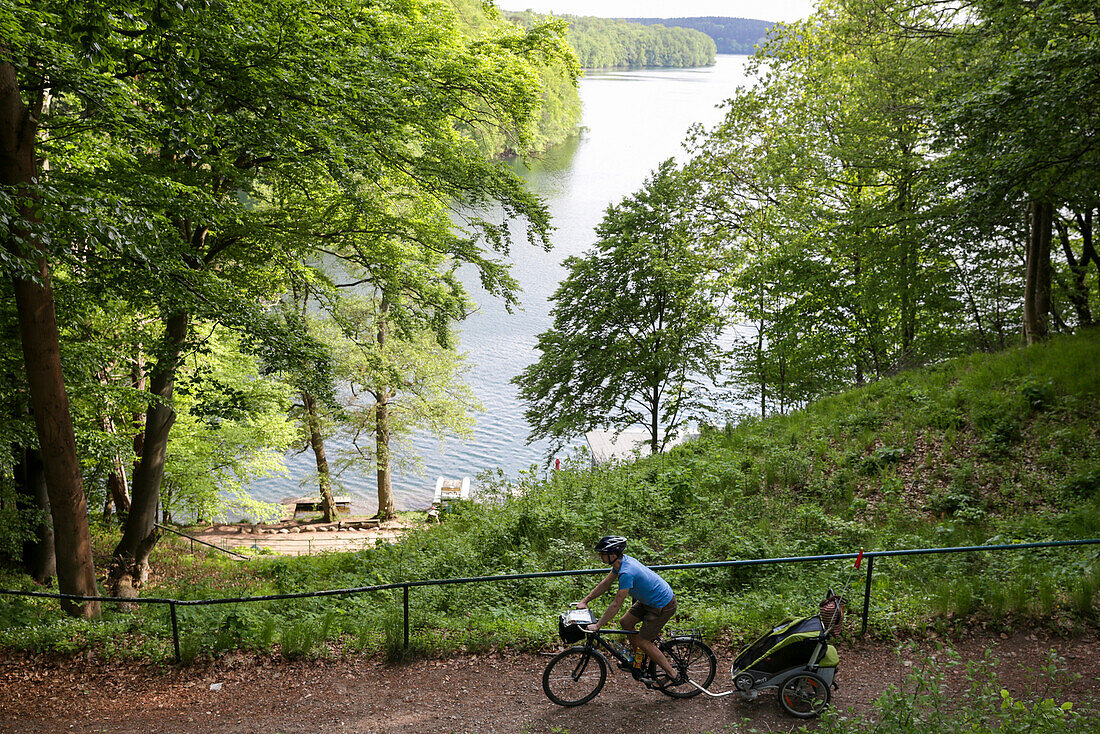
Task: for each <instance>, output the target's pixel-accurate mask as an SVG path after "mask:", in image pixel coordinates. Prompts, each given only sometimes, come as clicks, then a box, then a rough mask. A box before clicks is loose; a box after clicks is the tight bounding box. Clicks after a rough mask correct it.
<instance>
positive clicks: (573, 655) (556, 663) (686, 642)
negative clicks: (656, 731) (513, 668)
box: [542, 610, 718, 706]
mask: <svg viewBox="0 0 1100 734" xmlns="http://www.w3.org/2000/svg"><path fill="white" fill-rule="evenodd" d="M578 611H580V610H578ZM585 611H587V610H585ZM567 616H568V615H564V614H563V615H562V620H561V623H560V624H559V626H558V629H559V633H560V634H561V637H562V640H563V641H564V642H566V643H572V642H577V641H578V640H580V639H581V635H583V637H584V644H583V645H576V646H574V647H570V648H569V649H567V650H563V651H562V652H560V653H558V654H557V655H555V656H554V658H553V659H552V660H551V661H550V662H549V663H547V665H546V670H544V671H543V673H542V690H543V692H544V693H546V697H547V698H549V699H550V700H551V701H553V702H554V703H556V704H558V705H559V706H580V705H581V704H585V703H588V702H589V701H591V700H592V699H593V698H595V697H596V696H597V695H598V694H599V692H600V691H601V690H603V687H604V683H606V682H607V669H608V664H609V661H608V658H607V656H608V655H610V656H611V657H612V658H614V659H615V660H617V661H618V667H619V668H620V669H622V670H629V671H630V672H631V675H633V677H634V678H635V680H640V679H642V678H646V679H648V680H649V681H651V682H647V683H646V684H645V685H646V687H647V688H650V689H656V690H658V691H660V692H661V693H663V694H665V695H666V696H671V697H673V698H691V697H692V696H697V695H699V694H700V693H702V689H703V688H706V687H707V686H709V685H710V684H711V682H712V681H713V680H714V675H715V673H716V671H717V670H718V658H717V657H716V656H715V654H714V651H713V650H711V649H710V647H708V646H707V644H706V643H705V642H703V640H702V637H701V636H700V635H699V633H698V632H697V631H694V630H669V636H668V637H667V638H661V637H658V638H657V639H656V640H654V642H655V643H656V644H657V647H658V648H659V649H660V650H661V652H663V653H664V654H665V657H666V658H668V662H669V664H670V665H671V666H672V667H673V668H674V669H675V670H676V671H677V673H679V674H680V677H679V678H678V679H671V678H669V677H668V675H667V674H665V672H664V670H662V669H661V667H660V666H659V665H657V663H655V662H654V661H653V660H651V659H649V658H646V662H645V663H643V666H642V667H641V668H637V667H635V666H634V651H633V650H632V649H631V648H629V647H628V646H626V645H625V644H623V645H616V644H613V643H611V642H608V641H607V640H605V639H604V637H603V636H604V635H609V634H611V635H636V634H638V633H637V631H635V630H599V631H597V632H589V631H588V630H586V629H583V627H582V625H580V624H578V623H577V622H576V621H575V620H571V621H570V622H568V623H566V621H565V620H566V618H567ZM593 621H594V620H593ZM601 649H602V650H603V652H601ZM605 653H606V654H605ZM677 680H679V681H680V682H677Z"/></svg>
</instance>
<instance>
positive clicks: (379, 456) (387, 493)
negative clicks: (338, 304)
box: [374, 295, 397, 520]
mask: <svg viewBox="0 0 1100 734" xmlns="http://www.w3.org/2000/svg"><path fill="white" fill-rule="evenodd" d="M389 312H390V302H389V299H388V298H386V297H385V295H383V296H382V303H381V305H380V306H379V309H378V351H379V352H380V353H381V352H384V351H385V349H386V340H387V338H388V329H389ZM391 397H393V392H392V391H391V390H390V388H389V387H388V386H386V385H383V386H381V387H380V388H379V389H378V390H376V391H375V393H374V398H375V401H376V402H375V413H374V426H375V429H374V437H375V454H376V457H375V460H376V461H377V462H378V472H377V476H378V518H379V519H380V520H388V519H390V518H392V517H394V516H395V515H396V514H397V504H396V503H395V502H394V500H393V473H392V471H391V468H390V398H391Z"/></svg>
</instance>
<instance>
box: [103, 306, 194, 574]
mask: <svg viewBox="0 0 1100 734" xmlns="http://www.w3.org/2000/svg"><path fill="white" fill-rule="evenodd" d="M188 324H189V317H188V314H186V313H176V314H173V315H172V316H170V317H169V318H168V322H167V325H166V329H165V334H164V351H163V353H162V354H161V355H160V358H159V359H158V360H157V366H156V368H155V369H154V372H153V375H152V379H151V380H150V384H149V388H150V389H149V392H150V395H151V396H152V402H150V403H149V409H148V410H147V411H146V413H145V440H144V445H143V447H142V452H141V462H140V463H139V464H138V468H137V471H135V472H134V481H133V486H132V488H131V499H130V514H129V516H128V517H127V518H126V525H125V527H124V530H123V534H122V540H120V541H119V543H118V546H117V547H116V548H115V554H114V564H115V566H114V568H113V569H112V570H111V578H112V580H113V581H114V583H115V589H116V593H119V594H124V593H126V590H127V588H128V587H130V586H134V587H137V586H140V585H141V584H143V583H144V582H145V579H146V577H147V576H148V573H149V554H150V553H151V552H152V551H153V547H154V546H156V544H157V540H158V539H159V538H160V533H159V532H158V531H157V527H156V521H157V507H158V504H159V502H160V488H161V483H162V481H163V480H164V462H165V459H166V457H167V455H168V434H169V432H170V431H171V429H172V424H173V423H175V421H176V412H175V410H174V409H173V408H172V393H173V390H174V389H175V383H176V370H177V369H178V367H179V360H180V354H181V353H182V352H183V345H184V342H185V341H186V340H187V333H188Z"/></svg>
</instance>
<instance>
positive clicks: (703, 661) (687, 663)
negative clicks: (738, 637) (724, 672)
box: [657, 637, 718, 698]
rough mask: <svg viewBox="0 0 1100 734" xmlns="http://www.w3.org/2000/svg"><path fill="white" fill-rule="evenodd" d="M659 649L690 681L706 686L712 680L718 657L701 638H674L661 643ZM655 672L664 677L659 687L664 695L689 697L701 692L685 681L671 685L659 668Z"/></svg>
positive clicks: (716, 668)
mask: <svg viewBox="0 0 1100 734" xmlns="http://www.w3.org/2000/svg"><path fill="white" fill-rule="evenodd" d="M661 651H662V652H664V654H665V657H666V658H668V662H669V665H671V666H672V667H673V669H675V670H676V671H677V672H680V673H686V674H687V677H688V679H689V680H691V681H692V683H698V684H699V685H701V686H702V687H703V688H708V687H709V686H710V684H711V683H713V682H714V674H715V673H716V672H717V671H718V658H717V657H716V656H715V654H714V650H711V649H710V647H708V646H707V644H706V643H705V642H703V641H702V640H697V639H692V638H688V637H680V638H674V639H671V640H667V641H666V642H664V643H663V644H662V645H661ZM657 672H658V673H660V674H661V677H662V678H664V681H663V683H661V685H660V689H661V693H663V694H665V695H666V696H672V697H673V698H691V697H692V696H698V695H699V694H700V693H702V691H700V690H699V689H698V688H696V687H695V686H693V685H691V683H688V682H686V681H685V682H683V683H681V684H679V685H672V681H670V680H668V678H667V677H665V676H664V673H663V672H662V671H661V669H660V668H657Z"/></svg>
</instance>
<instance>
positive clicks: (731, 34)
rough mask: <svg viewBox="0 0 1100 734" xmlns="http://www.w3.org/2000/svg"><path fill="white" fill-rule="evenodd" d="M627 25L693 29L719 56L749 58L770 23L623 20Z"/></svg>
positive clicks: (708, 19)
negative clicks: (704, 34)
mask: <svg viewBox="0 0 1100 734" xmlns="http://www.w3.org/2000/svg"><path fill="white" fill-rule="evenodd" d="M624 20H626V21H627V22H628V23H641V24H642V25H662V26H665V27H666V28H693V29H695V30H697V31H702V32H703V33H706V34H707V35H708V36H710V37H711V38H712V39H714V43H715V45H716V46H717V47H718V53H720V54H751V53H752V52H753V49H754V48H755V47H756V46H757V45H758V44H760V43H763V41H764V39H765V38H766V37H767V35H768V29H769V28H771V27H772V26H773V25H775V24H774V23H772V22H771V21H767V20H750V19H748V18H716V17H704V18H624Z"/></svg>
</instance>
